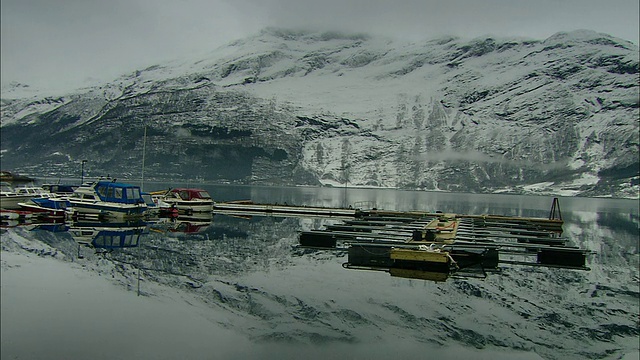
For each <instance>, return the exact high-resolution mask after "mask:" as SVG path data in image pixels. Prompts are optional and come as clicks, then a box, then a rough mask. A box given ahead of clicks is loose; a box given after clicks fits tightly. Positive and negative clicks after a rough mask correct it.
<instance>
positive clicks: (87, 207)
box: [69, 201, 147, 218]
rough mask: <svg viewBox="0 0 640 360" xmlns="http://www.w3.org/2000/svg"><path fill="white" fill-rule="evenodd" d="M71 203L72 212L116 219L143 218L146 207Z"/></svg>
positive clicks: (100, 203) (102, 203) (104, 203)
mask: <svg viewBox="0 0 640 360" xmlns="http://www.w3.org/2000/svg"><path fill="white" fill-rule="evenodd" d="M69 202H70V206H71V209H70V212H72V213H81V214H99V215H106V216H111V217H116V218H121V217H138V216H143V215H144V213H145V210H146V209H147V207H146V206H140V205H127V204H116V203H114V204H110V203H107V202H94V203H82V202H75V201H69Z"/></svg>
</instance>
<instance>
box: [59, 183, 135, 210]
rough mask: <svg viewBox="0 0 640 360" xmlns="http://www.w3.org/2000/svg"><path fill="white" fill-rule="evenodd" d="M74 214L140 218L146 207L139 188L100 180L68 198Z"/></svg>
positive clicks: (81, 187) (78, 189)
mask: <svg viewBox="0 0 640 360" xmlns="http://www.w3.org/2000/svg"><path fill="white" fill-rule="evenodd" d="M68 200H69V205H70V207H71V208H72V212H73V213H74V214H98V215H105V216H110V217H117V218H118V217H135V216H142V215H143V214H144V213H145V211H146V210H147V205H146V204H145V201H144V199H143V198H142V192H141V191H140V187H139V186H135V185H130V184H125V183H119V182H115V180H114V181H109V180H100V181H96V182H93V183H85V184H83V185H82V186H80V187H79V188H77V189H76V190H75V191H74V192H73V194H72V195H71V196H70V197H69V199H68Z"/></svg>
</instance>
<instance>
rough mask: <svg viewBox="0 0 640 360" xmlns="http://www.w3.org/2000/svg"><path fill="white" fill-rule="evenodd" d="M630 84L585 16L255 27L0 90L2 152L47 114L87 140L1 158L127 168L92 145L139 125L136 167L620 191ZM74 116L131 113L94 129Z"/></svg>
mask: <svg viewBox="0 0 640 360" xmlns="http://www.w3.org/2000/svg"><path fill="white" fill-rule="evenodd" d="M638 88H639V84H638V51H637V46H635V45H634V44H632V43H630V42H626V41H623V40H619V39H615V38H613V37H611V36H608V35H606V34H599V33H595V32H592V31H584V30H582V31H575V32H568V33H558V34H555V35H553V36H551V37H549V38H547V39H545V40H531V39H518V40H515V39H498V38H493V37H484V38H476V39H472V40H462V39H459V38H456V37H440V38H437V39H431V40H425V41H423V42H413V43H408V42H398V41H394V40H390V39H382V38H376V37H371V36H368V35H365V34H343V33H336V32H325V33H316V32H304V31H295V30H287V29H274V28H270V29H265V30H264V31H263V32H262V33H260V34H258V35H256V36H254V37H249V38H245V39H240V40H237V41H235V42H232V43H230V44H229V45H228V46H225V47H222V48H220V49H218V50H216V53H215V55H211V56H210V57H207V58H204V59H200V60H198V61H195V62H194V61H186V60H185V61H183V62H182V63H178V62H176V63H173V64H169V65H156V66H151V67H149V68H147V69H144V70H140V71H137V72H135V73H133V74H129V75H125V76H123V77H121V78H119V79H117V80H116V81H114V82H112V83H109V84H105V85H103V86H99V87H93V88H89V89H86V90H83V91H80V92H77V93H76V94H69V95H65V96H62V97H49V98H47V97H45V98H37V99H30V100H25V99H18V100H7V99H3V100H2V129H3V131H2V133H3V134H2V135H3V136H2V140H3V146H2V160H3V163H4V162H5V161H7V164H11V166H13V167H16V166H18V165H17V164H18V163H17V162H13V161H12V160H11V159H12V158H13V157H15V156H18V151H17V150H18V149H19V148H21V146H22V149H24V148H25V147H24V145H20V144H19V143H18V142H16V141H12V140H11V139H10V137H8V136H7V137H6V136H5V133H11V134H13V135H15V134H17V133H20V130H19V129H23V130H24V128H30V129H33V130H36V129H45V128H47V129H49V131H51V132H52V134H57V135H59V136H60V137H59V139H64V138H65V136H63V135H60V134H70V133H74V135H73V136H75V139H76V140H79V141H80V142H79V144H82V146H83V147H85V148H88V149H89V151H88V152H85V153H84V154H83V152H81V151H76V150H74V149H72V147H71V146H64V145H59V146H58V147H59V149H56V151H51V152H49V153H47V152H36V153H34V154H33V161H31V163H32V165H30V166H32V168H29V167H24V168H18V169H16V170H20V171H21V172H28V173H29V172H33V171H32V170H33V169H35V168H33V166H35V167H37V161H36V159H37V158H42V159H44V160H45V163H47V161H48V162H49V163H52V161H53V162H54V163H55V161H61V160H52V159H53V158H54V157H52V155H51V153H54V152H58V153H60V154H64V155H65V158H66V159H79V158H86V157H87V155H90V156H91V157H92V158H93V160H92V163H93V166H94V167H95V168H94V169H95V171H102V172H105V171H106V172H111V173H114V172H125V176H135V174H136V171H137V170H133V171H132V170H125V168H124V167H122V166H119V165H117V164H116V163H115V161H116V159H117V158H118V156H110V159H111V160H105V159H104V158H107V157H109V156H104V155H101V154H100V151H98V150H100V149H102V150H104V149H106V148H107V146H106V145H105V144H104V139H109V141H114V142H115V144H116V146H115V147H114V148H116V149H119V150H117V151H116V152H115V153H114V154H116V153H118V154H120V155H119V156H120V157H122V155H124V154H125V153H126V152H128V154H129V155H128V156H132V154H134V153H135V155H136V156H133V158H135V157H138V158H140V157H141V147H142V146H141V141H140V139H141V132H142V131H141V129H142V128H143V127H144V126H147V127H148V128H149V129H150V133H151V136H150V137H149V139H148V141H149V143H148V144H147V145H149V146H150V147H147V149H150V148H151V150H152V151H154V152H155V154H156V157H155V160H154V161H155V163H152V165H150V169H146V174H149V173H151V174H156V175H158V176H168V177H169V178H171V177H173V176H174V175H175V174H182V175H183V176H185V178H188V177H190V176H191V177H194V176H195V177H198V178H203V177H204V178H206V179H210V180H212V181H231V182H244V183H265V184H286V185H330V186H344V185H345V184H347V185H349V186H375V187H393V188H407V189H424V190H443V191H471V192H513V193H541V194H557V195H581V196H613V197H632V198H637V197H638V146H639V145H638V144H639V143H640V141H639V140H638V103H639V97H638ZM3 97H4V94H3ZM90 124H95V125H94V126H99V127H98V128H99V129H103V130H99V131H105V132H106V131H111V132H113V131H112V130H110V129H116V128H118V127H121V128H122V129H124V128H126V127H127V126H129V127H131V128H132V130H133V131H127V133H126V134H124V133H123V131H120V134H119V135H118V136H115V135H111V136H106V137H103V139H102V141H101V142H96V141H94V140H92V137H91V135H90V133H89V132H86V131H85V132H83V130H82V129H83V127H87V126H91V125H90ZM25 125H29V126H25ZM176 133H179V134H182V137H177V136H171V134H176ZM79 134H83V135H82V136H80V135H79ZM105 134H106V133H105ZM153 134H156V135H153ZM134 135H137V136H140V137H139V138H138V139H135V138H133V136H134ZM163 135H166V136H165V137H164V138H163ZM78 136H79V137H78ZM13 137H15V136H11V138H13ZM72 138H73V137H72ZM168 138H170V139H171V140H172V141H168ZM63 142H64V141H63ZM123 142H126V143H127V144H128V145H127V146H125V147H122V146H120V147H118V146H117V145H118V144H122V143H123ZM97 143H99V144H102V145H100V146H97V145H94V144H97ZM249 144H250V145H251V146H249ZM5 145H7V146H5ZM181 147H182V149H183V150H179V149H181ZM27 148H28V147H27ZM167 148H170V149H172V150H167ZM184 149H187V150H184ZM52 150H53V149H52ZM102 150H101V151H102ZM22 151H24V150H22ZM27 152H29V149H28V151H27ZM112 155H113V154H112ZM83 156H84V157H83ZM152 156H153V155H152ZM101 157H102V158H103V159H101ZM163 158H164V159H163ZM58 159H59V158H58ZM230 159H235V160H236V161H235V162H234V161H231V160H230ZM216 163H217V164H218V165H215V164H216ZM167 164H168V165H167ZM171 164H173V165H171ZM182 164H190V165H189V166H188V169H186V168H185V167H186V165H182ZM3 166H4V165H3ZM18 167H19V166H18ZM194 167H200V168H201V170H202V171H201V172H200V173H199V174H198V173H197V171H194V170H195V169H197V168H194ZM71 170H72V169H66V170H65V171H71ZM38 171H40V170H38ZM222 174H224V175H222Z"/></svg>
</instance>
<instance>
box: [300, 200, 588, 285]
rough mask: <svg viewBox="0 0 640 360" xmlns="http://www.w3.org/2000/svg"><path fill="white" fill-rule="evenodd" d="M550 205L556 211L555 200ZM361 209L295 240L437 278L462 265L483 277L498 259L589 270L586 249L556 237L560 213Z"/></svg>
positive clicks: (374, 265)
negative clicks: (517, 214) (548, 215)
mask: <svg viewBox="0 0 640 360" xmlns="http://www.w3.org/2000/svg"><path fill="white" fill-rule="evenodd" d="M553 206H557V208H558V211H559V206H558V204H557V199H554V205H553ZM552 208H553V207H552ZM554 214H559V212H558V213H554ZM359 215H360V216H359V217H358V218H355V219H351V220H345V221H344V222H343V223H341V224H335V225H328V226H326V227H325V228H324V229H321V230H311V231H304V232H302V233H300V238H299V241H300V245H301V246H303V247H311V248H320V249H337V248H342V249H348V255H349V260H348V262H347V263H345V264H343V266H344V267H345V268H349V269H366V270H382V271H387V272H389V273H391V274H392V275H394V274H395V275H394V276H403V277H407V276H409V275H412V276H416V277H417V278H432V279H433V278H437V279H440V278H442V275H443V274H454V273H455V274H461V273H465V271H467V272H468V271H471V273H472V274H473V275H474V276H475V275H478V274H482V275H483V276H486V273H487V272H495V271H500V268H499V264H511V265H529V266H544V267H561V268H571V269H579V270H588V268H587V267H586V257H587V255H588V251H585V250H581V249H579V248H577V247H575V246H571V245H570V241H569V239H568V238H566V237H563V236H562V224H563V221H562V219H561V218H558V217H556V218H550V219H544V218H526V217H507V216H498V215H458V214H446V213H421V212H389V211H368V212H361V213H360V214H359ZM425 274H427V275H425ZM434 274H437V275H434ZM412 276H410V277H412ZM445 278H446V277H445ZM436 281H437V280H436Z"/></svg>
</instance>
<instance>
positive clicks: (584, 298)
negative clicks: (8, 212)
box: [0, 184, 640, 359]
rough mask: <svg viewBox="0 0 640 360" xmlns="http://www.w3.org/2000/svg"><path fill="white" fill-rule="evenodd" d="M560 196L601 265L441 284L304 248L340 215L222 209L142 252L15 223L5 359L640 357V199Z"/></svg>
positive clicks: (593, 260)
mask: <svg viewBox="0 0 640 360" xmlns="http://www.w3.org/2000/svg"><path fill="white" fill-rule="evenodd" d="M185 185H189V186H194V185H193V184H185ZM153 186H157V188H164V187H166V185H165V184H151V185H148V186H147V187H153ZM173 186H177V185H175V184H174V185H173ZM197 186H198V187H203V188H205V189H206V190H208V191H209V192H210V193H211V195H212V196H213V197H214V199H215V200H216V201H229V200H246V199H251V200H253V201H255V202H259V203H280V204H284V203H287V204H295V205H309V206H333V207H342V206H348V205H352V204H357V203H363V202H367V204H369V205H370V206H371V205H374V204H375V206H376V207H377V208H379V209H386V210H425V211H443V212H453V213H460V214H498V215H513V216H528V217H529V216H530V217H543V218H544V217H548V216H549V211H550V207H551V202H552V197H547V196H520V195H480V194H452V193H434V192H416V191H398V190H378V189H343V188H306V187H305V188H275V187H253V186H232V185H203V184H199V185H197ZM148 190H154V189H148ZM560 208H561V212H562V216H563V218H564V220H565V225H564V234H563V235H564V236H566V237H568V238H570V239H571V241H572V245H575V246H578V247H580V248H583V249H587V250H590V251H592V253H591V254H590V255H589V257H588V263H587V265H588V267H589V270H572V269H560V268H542V267H530V266H516V265H510V266H501V270H502V271H501V272H500V273H490V274H488V275H487V277H486V278H456V277H451V278H449V279H447V280H446V281H444V282H433V281H428V280H417V279H406V278H397V277H392V276H390V275H389V273H386V272H376V271H359V270H349V269H344V268H343V267H342V263H344V262H346V261H347V254H346V252H345V251H341V250H333V251H327V250H315V249H303V248H300V247H298V246H297V243H298V234H299V232H300V231H303V230H311V229H321V228H323V226H324V225H327V224H331V223H335V222H339V221H340V219H335V218H303V217H272V216H252V217H237V216H227V215H224V214H214V215H213V217H211V218H204V219H198V220H191V222H185V223H180V224H178V223H170V224H145V226H144V227H143V228H144V229H145V230H144V231H142V234H141V236H140V238H139V242H138V243H134V245H137V246H131V247H124V248H113V249H110V250H105V249H98V248H92V247H88V246H84V245H79V243H78V242H77V240H78V239H77V237H74V236H73V234H76V233H77V232H72V230H73V229H68V228H44V227H34V226H15V227H7V228H3V229H2V292H1V295H2V302H1V306H2V309H1V310H2V317H1V319H0V320H1V326H2V329H1V330H2V331H1V340H2V343H1V345H2V346H1V357H2V358H3V359H5V358H7V359H12V358H29V359H44V358H47V359H50V358H94V359H96V358H97V359H113V358H118V359H134V358H135V359H177V358H180V359H228V358H248V359H283V358H284V359H297V358H301V357H304V358H310V359H327V358H344V359H383V358H385V359H386V358H398V357H406V358H439V359H464V358H476V359H540V358H542V359H584V358H588V359H620V358H625V359H627V358H637V356H638V340H639V336H640V333H639V330H638V318H639V301H640V296H639V293H640V291H639V279H640V277H639V270H638V266H639V253H638V242H639V240H638V229H639V226H640V220H639V214H638V201H637V200H620V199H590V198H560ZM71 227H73V225H72V226H71ZM52 230H60V231H52Z"/></svg>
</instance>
